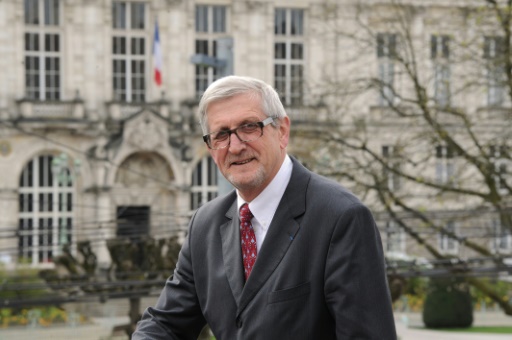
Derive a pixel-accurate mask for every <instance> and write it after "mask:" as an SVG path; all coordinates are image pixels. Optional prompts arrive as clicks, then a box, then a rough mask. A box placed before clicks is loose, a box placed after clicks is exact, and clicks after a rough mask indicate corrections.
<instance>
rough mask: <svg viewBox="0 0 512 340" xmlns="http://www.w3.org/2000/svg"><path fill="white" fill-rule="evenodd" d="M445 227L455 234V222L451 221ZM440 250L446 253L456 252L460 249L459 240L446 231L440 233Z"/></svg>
mask: <svg viewBox="0 0 512 340" xmlns="http://www.w3.org/2000/svg"><path fill="white" fill-rule="evenodd" d="M445 229H446V231H447V232H449V233H452V234H454V235H455V233H456V230H455V222H453V221H450V222H448V223H446V225H445ZM439 250H441V251H443V252H446V253H456V252H457V251H458V242H457V240H456V239H454V238H453V237H450V236H448V235H447V234H445V233H440V234H439Z"/></svg>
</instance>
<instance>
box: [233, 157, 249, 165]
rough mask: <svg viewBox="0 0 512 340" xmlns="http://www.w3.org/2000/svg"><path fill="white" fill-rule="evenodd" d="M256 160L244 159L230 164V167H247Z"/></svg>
mask: <svg viewBox="0 0 512 340" xmlns="http://www.w3.org/2000/svg"><path fill="white" fill-rule="evenodd" d="M254 159H255V158H247V159H243V160H240V161H236V162H231V163H230V166H239V165H245V164H247V163H250V162H252V161H253V160H254Z"/></svg>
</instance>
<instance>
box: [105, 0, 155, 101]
mask: <svg viewBox="0 0 512 340" xmlns="http://www.w3.org/2000/svg"><path fill="white" fill-rule="evenodd" d="M146 17H147V13H146V5H145V4H144V3H143V2H127V1H114V2H112V28H113V36H112V74H113V75H112V84H113V89H114V99H115V100H119V101H124V102H144V101H145V99H146V73H147V72H148V71H147V70H146V68H147V60H146V59H147V58H146V51H148V46H147V44H148V38H147V32H146V28H147V24H146V21H147V19H146Z"/></svg>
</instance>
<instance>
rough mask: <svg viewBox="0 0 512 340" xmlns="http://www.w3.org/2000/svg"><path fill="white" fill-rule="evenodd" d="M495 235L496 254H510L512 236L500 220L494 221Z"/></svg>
mask: <svg viewBox="0 0 512 340" xmlns="http://www.w3.org/2000/svg"><path fill="white" fill-rule="evenodd" d="M492 229H493V235H494V242H493V243H494V244H493V245H494V250H495V251H496V252H509V251H511V250H512V235H511V233H510V230H509V229H508V228H506V227H505V226H504V225H503V224H502V223H501V221H500V220H499V219H493V220H492Z"/></svg>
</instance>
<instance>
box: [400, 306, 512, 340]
mask: <svg viewBox="0 0 512 340" xmlns="http://www.w3.org/2000/svg"><path fill="white" fill-rule="evenodd" d="M395 320H396V330H397V333H398V336H399V339H400V340H433V339H434V340H505V339H508V340H511V339H512V335H511V334H485V333H465V332H462V333H457V332H444V331H433V330H425V329H421V328H418V327H423V322H422V321H421V314H417V313H415V314H401V313H396V314H395ZM473 325H475V326H507V325H509V326H512V317H510V316H506V315H504V314H503V313H502V312H487V313H475V314H474V322H473Z"/></svg>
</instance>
